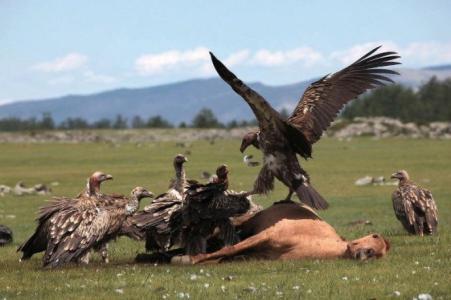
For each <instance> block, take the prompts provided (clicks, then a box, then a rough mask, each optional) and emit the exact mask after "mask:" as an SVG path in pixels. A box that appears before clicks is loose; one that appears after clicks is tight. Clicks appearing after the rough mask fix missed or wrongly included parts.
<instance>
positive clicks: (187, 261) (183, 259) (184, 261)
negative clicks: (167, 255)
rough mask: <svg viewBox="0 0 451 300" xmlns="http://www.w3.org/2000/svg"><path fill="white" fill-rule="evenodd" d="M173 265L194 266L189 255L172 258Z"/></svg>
mask: <svg viewBox="0 0 451 300" xmlns="http://www.w3.org/2000/svg"><path fill="white" fill-rule="evenodd" d="M171 264H175V265H192V264H193V261H192V259H191V256H189V255H178V256H174V257H173V258H171Z"/></svg>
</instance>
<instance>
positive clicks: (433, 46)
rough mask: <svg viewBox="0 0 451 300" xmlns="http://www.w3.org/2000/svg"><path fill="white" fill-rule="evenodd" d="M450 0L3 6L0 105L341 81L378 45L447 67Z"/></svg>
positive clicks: (412, 61) (411, 62)
mask: <svg viewBox="0 0 451 300" xmlns="http://www.w3.org/2000/svg"><path fill="white" fill-rule="evenodd" d="M450 28H451V1H234V0H228V1H222V2H220V1H194V0H191V1H111V0H110V1H82V0H78V1H52V0H46V1H26V0H25V1H13V0H11V1H7V0H0V45H1V50H0V68H1V70H2V72H0V86H1V87H2V88H1V89H0V103H6V102H11V101H14V100H23V99H32V98H33V99H35V98H44V97H52V96H60V95H65V94H84V93H92V92H98V91H103V90H106V89H112V88H118V87H141V86H150V85H157V84H164V83H170V82H176V81H180V80H186V79H191V78H206V77H212V76H215V73H214V71H213V70H212V68H211V65H210V62H209V60H208V55H207V53H208V52H207V51H208V50H212V51H213V52H214V53H215V54H216V55H217V56H218V57H220V58H221V59H223V60H224V61H225V62H226V63H227V64H228V65H229V66H230V67H231V69H232V70H233V71H235V73H237V74H239V76H240V77H241V78H242V79H244V80H246V81H262V82H264V83H267V84H273V85H278V84H285V83H292V82H297V81H301V80H305V79H310V78H312V77H315V76H321V75H324V74H326V73H330V72H333V71H336V70H337V69H339V68H341V67H343V66H345V64H347V63H350V62H352V60H353V59H355V58H358V56H359V55H362V54H364V52H365V51H367V50H369V49H370V48H371V47H373V46H376V45H378V44H383V45H384V47H385V49H394V50H397V51H399V52H400V54H401V55H402V56H403V58H402V62H403V64H404V66H405V67H422V66H429V65H437V64H444V63H451V34H450Z"/></svg>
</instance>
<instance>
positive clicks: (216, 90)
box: [0, 66, 451, 124]
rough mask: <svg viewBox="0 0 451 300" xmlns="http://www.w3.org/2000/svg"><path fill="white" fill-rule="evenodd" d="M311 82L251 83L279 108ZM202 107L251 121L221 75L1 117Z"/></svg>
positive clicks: (178, 115) (27, 107)
mask: <svg viewBox="0 0 451 300" xmlns="http://www.w3.org/2000/svg"><path fill="white" fill-rule="evenodd" d="M400 72H401V77H396V78H395V80H396V81H397V82H399V83H401V84H403V85H407V86H410V87H417V86H418V85H420V84H421V83H422V82H425V81H427V80H428V79H429V78H430V77H431V76H437V77H438V78H439V79H443V78H446V77H450V76H451V68H450V67H449V66H436V67H431V68H425V69H400ZM312 81H313V80H308V81H302V82H299V83H295V84H290V85H282V86H268V85H264V84H262V83H254V84H251V86H252V87H253V88H254V89H255V90H257V91H258V92H259V93H261V94H262V95H263V96H265V97H266V98H267V99H268V100H269V101H271V103H272V104H273V105H274V107H276V108H277V109H282V108H284V107H286V108H289V109H290V108H292V107H294V106H295V105H296V103H297V101H298V99H299V97H300V95H301V94H302V93H303V91H304V90H305V88H306V87H307V86H308V84H309V83H310V82H312ZM203 107H208V108H211V109H212V110H213V111H214V113H215V114H216V115H217V116H218V118H219V119H220V120H221V121H229V120H232V119H237V120H242V119H246V120H247V119H250V118H251V117H252V112H251V110H250V109H249V107H248V106H247V105H246V104H245V103H243V101H242V99H241V98H240V97H239V96H237V95H236V94H235V93H234V92H233V91H232V90H231V89H230V88H229V87H228V86H227V85H226V84H225V83H224V82H222V80H220V79H219V78H211V79H195V80H189V81H184V82H178V83H172V84H166V85H160V86H153V87H145V88H135V89H126V88H124V89H116V90H110V91H105V92H100V93H97V94H90V95H69V96H63V97H57V98H51V99H42V100H33V99H31V100H27V101H20V102H14V103H9V104H5V105H2V106H0V118H3V117H9V116H14V117H21V118H28V117H33V116H38V117H39V116H40V115H41V114H42V113H44V112H50V113H51V114H52V116H53V118H54V119H55V121H56V122H61V121H62V120H64V119H66V118H68V117H82V118H84V119H86V120H88V121H91V122H92V121H96V120H99V119H101V118H109V119H111V118H114V117H115V116H116V115H117V114H121V115H123V116H125V117H126V118H128V119H129V120H130V119H131V118H132V117H133V116H136V115H139V116H141V117H143V118H146V119H147V118H148V117H150V116H154V115H162V116H164V117H165V118H166V119H168V120H169V121H170V122H172V123H175V124H178V123H179V122H182V121H185V122H189V121H191V120H192V118H193V116H194V115H195V114H196V113H197V112H198V111H199V110H200V109H201V108H203Z"/></svg>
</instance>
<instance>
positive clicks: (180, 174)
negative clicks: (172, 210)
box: [174, 163, 186, 195]
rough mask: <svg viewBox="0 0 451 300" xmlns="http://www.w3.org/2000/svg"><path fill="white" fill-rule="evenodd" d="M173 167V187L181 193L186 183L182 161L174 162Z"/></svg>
mask: <svg viewBox="0 0 451 300" xmlns="http://www.w3.org/2000/svg"><path fill="white" fill-rule="evenodd" d="M174 169H175V186H174V189H175V190H176V191H177V192H179V193H180V195H183V192H184V189H185V183H186V174H185V168H184V167H183V163H174Z"/></svg>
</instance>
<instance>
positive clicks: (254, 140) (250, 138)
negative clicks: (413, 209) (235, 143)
mask: <svg viewBox="0 0 451 300" xmlns="http://www.w3.org/2000/svg"><path fill="white" fill-rule="evenodd" d="M259 135H260V132H259V131H251V132H248V133H246V134H245V135H244V137H243V140H242V141H241V146H240V151H241V153H243V152H244V151H245V150H246V148H247V147H249V146H250V145H252V146H254V147H255V148H257V149H260V146H259V145H258V138H259Z"/></svg>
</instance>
